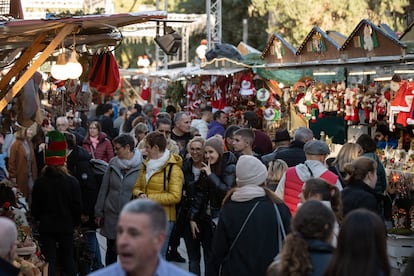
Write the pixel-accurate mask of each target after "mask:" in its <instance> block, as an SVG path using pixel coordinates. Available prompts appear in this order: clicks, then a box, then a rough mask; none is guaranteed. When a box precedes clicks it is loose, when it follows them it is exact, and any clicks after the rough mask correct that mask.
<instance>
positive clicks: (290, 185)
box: [283, 167, 338, 216]
mask: <svg viewBox="0 0 414 276" xmlns="http://www.w3.org/2000/svg"><path fill="white" fill-rule="evenodd" d="M319 178H321V179H323V180H325V181H326V182H328V183H329V184H331V185H336V181H337V180H338V176H337V175H336V174H334V173H333V172H331V171H329V170H326V171H325V172H324V173H323V174H321V175H320V176H319ZM302 186H303V181H302V180H301V179H300V178H299V176H298V174H297V172H296V167H290V168H288V169H287V171H286V181H285V191H284V194H283V201H284V202H285V204H286V205H287V206H288V207H289V210H290V213H291V214H292V216H293V215H294V214H295V212H296V209H297V207H298V203H299V202H300V198H299V194H300V193H301V192H302Z"/></svg>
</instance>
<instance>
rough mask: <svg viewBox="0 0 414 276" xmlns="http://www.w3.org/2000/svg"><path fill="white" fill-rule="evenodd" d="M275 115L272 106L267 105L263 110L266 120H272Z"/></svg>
mask: <svg viewBox="0 0 414 276" xmlns="http://www.w3.org/2000/svg"><path fill="white" fill-rule="evenodd" d="M275 115H276V112H275V109H274V108H273V107H268V108H266V109H265V111H264V112H263V118H264V119H265V120H266V121H273V119H274V118H275Z"/></svg>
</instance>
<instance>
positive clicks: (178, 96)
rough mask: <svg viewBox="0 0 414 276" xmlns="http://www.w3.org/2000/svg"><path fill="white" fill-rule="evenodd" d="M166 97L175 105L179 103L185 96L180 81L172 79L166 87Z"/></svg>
mask: <svg viewBox="0 0 414 276" xmlns="http://www.w3.org/2000/svg"><path fill="white" fill-rule="evenodd" d="M166 96H167V98H171V100H172V101H173V102H174V104H175V105H179V104H180V102H181V100H182V99H183V98H185V96H186V91H185V88H184V86H183V84H182V83H181V81H174V82H172V83H170V84H169V85H168V87H167V93H166Z"/></svg>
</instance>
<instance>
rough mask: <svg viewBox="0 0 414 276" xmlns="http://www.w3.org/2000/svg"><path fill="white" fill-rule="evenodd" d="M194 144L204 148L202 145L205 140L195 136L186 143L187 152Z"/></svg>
mask: <svg viewBox="0 0 414 276" xmlns="http://www.w3.org/2000/svg"><path fill="white" fill-rule="evenodd" d="M194 142H199V143H200V144H201V146H202V147H203V148H204V145H205V144H206V140H205V139H204V138H202V137H200V136H196V137H194V138H193V139H191V140H190V141H188V143H187V151H188V152H190V147H191V144H192V143H194Z"/></svg>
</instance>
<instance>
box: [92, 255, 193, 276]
mask: <svg viewBox="0 0 414 276" xmlns="http://www.w3.org/2000/svg"><path fill="white" fill-rule="evenodd" d="M158 260H159V263H158V266H157V270H156V271H155V274H154V276H192V275H194V274H192V273H189V272H187V271H184V270H182V269H180V268H179V267H177V266H175V265H173V264H170V263H169V262H167V261H165V260H164V259H163V258H161V257H158ZM89 275H90V276H126V275H127V274H126V272H125V270H123V269H122V267H121V264H120V263H119V262H118V263H114V264H111V265H110V266H107V267H105V268H102V269H100V270H97V271H95V272H92V273H91V274H89Z"/></svg>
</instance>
